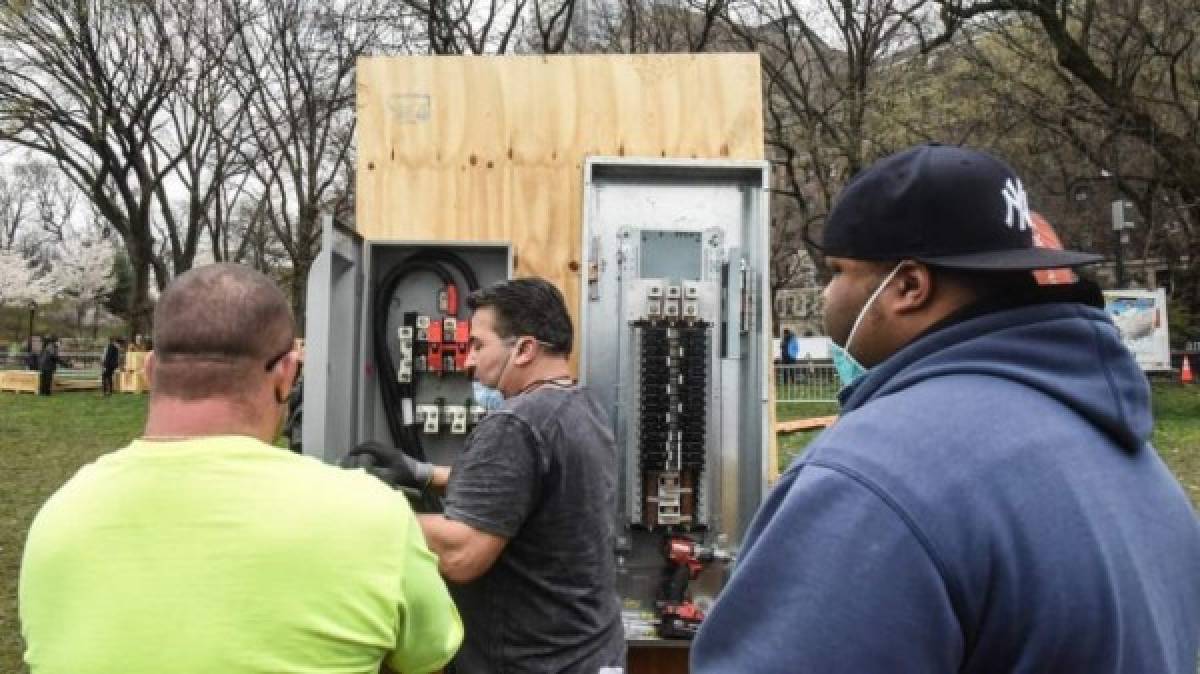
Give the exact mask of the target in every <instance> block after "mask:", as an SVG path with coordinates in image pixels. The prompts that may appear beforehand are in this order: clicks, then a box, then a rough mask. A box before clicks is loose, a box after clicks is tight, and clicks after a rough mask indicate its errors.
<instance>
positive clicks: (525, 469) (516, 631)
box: [445, 384, 625, 674]
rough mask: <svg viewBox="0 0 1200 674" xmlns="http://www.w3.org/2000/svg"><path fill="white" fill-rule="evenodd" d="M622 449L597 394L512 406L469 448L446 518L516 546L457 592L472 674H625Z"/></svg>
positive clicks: (535, 395) (560, 392)
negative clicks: (619, 555)
mask: <svg viewBox="0 0 1200 674" xmlns="http://www.w3.org/2000/svg"><path fill="white" fill-rule="evenodd" d="M616 469H617V456H616V443H615V442H614V440H613V435H612V431H611V428H610V426H609V422H608V419H607V417H606V415H605V414H604V412H603V410H601V408H600V407H599V405H597V404H596V402H595V401H594V400H593V399H592V397H591V396H590V395H589V394H588V393H587V391H586V390H585V389H582V388H580V387H575V386H559V385H554V384H546V385H543V386H541V387H539V388H537V389H534V390H532V391H529V392H528V393H524V394H522V395H519V396H516V397H514V398H511V399H509V400H507V401H505V405H504V407H503V408H501V409H499V410H496V411H494V412H492V413H491V414H489V415H488V416H487V417H485V418H484V419H483V421H481V422H480V424H479V426H477V427H476V428H475V430H474V431H473V432H472V433H471V435H470V436H469V437H468V438H467V444H466V448H465V449H464V450H463V453H462V454H461V455H460V456H459V457H458V460H457V461H455V463H454V468H453V471H452V472H451V477H450V484H449V485H448V486H447V490H446V499H445V508H446V516H447V517H449V518H450V519H453V520H458V521H460V522H463V523H465V524H468V525H470V526H472V527H474V528H475V529H479V530H481V531H486V532H488V533H492V534H496V535H498V536H503V537H505V538H507V539H509V540H508V545H507V546H506V547H505V548H504V551H503V552H502V553H501V554H500V557H499V558H498V559H497V560H496V563H495V564H494V565H492V568H491V569H489V570H488V571H487V572H486V573H484V574H483V575H482V576H481V577H479V578H478V579H476V580H475V581H474V582H471V583H468V584H466V585H454V584H451V585H450V591H451V594H452V595H453V596H454V599H455V602H456V603H457V604H458V610H459V613H460V614H461V615H462V619H463V623H464V627H465V628H466V638H465V641H464V642H463V646H462V649H461V650H460V651H459V653H458V655H457V656H456V657H455V660H454V664H453V667H452V668H451V669H450V670H449V671H452V672H456V673H460V674H502V673H505V672H580V673H585V672H586V673H587V674H595V673H596V672H597V671H599V670H600V668H602V667H612V666H618V667H619V666H624V662H625V641H624V635H623V633H622V630H621V617H620V602H619V599H618V597H617V592H616V587H615V580H616V576H615V570H614V549H613V517H614V512H615V510H614V509H615V499H616Z"/></svg>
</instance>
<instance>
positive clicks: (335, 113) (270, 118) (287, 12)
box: [236, 0, 392, 324]
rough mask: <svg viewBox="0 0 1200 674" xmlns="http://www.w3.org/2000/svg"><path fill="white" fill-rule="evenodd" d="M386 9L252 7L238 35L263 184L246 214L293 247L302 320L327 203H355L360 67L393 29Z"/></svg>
mask: <svg viewBox="0 0 1200 674" xmlns="http://www.w3.org/2000/svg"><path fill="white" fill-rule="evenodd" d="M383 9H384V7H383V6H382V5H381V4H378V3H375V2H371V1H370V0H363V1H362V2H346V3H341V4H336V5H325V4H323V3H316V2H310V1H308V0H287V1H286V2H265V3H261V4H257V3H247V5H245V6H244V7H243V11H250V12H253V13H252V14H247V15H246V20H245V21H243V22H242V25H243V28H242V30H241V32H240V33H239V36H238V39H237V42H236V46H237V49H238V60H237V64H238V77H237V82H238V83H239V84H238V95H239V96H240V97H241V98H242V99H243V100H245V101H246V104H247V108H246V109H247V123H248V127H247V128H248V132H249V139H248V141H249V142H245V143H241V144H240V147H242V148H243V158H242V160H243V162H244V163H245V165H246V166H247V168H248V169H249V170H250V171H251V172H252V173H253V175H254V176H255V180H256V182H257V184H258V190H257V191H256V192H254V193H253V199H252V200H251V202H250V203H252V204H253V209H252V210H251V211H249V213H251V214H252V217H251V218H250V219H248V220H243V224H246V225H252V226H260V225H264V224H265V225H267V226H269V227H270V228H271V231H273V233H274V236H275V238H276V239H277V240H278V242H279V244H280V245H281V246H282V248H283V249H284V250H285V251H286V253H287V257H288V259H289V261H290V263H291V273H290V274H289V278H290V285H291V287H290V290H291V296H292V303H293V308H294V310H295V313H296V317H297V320H299V321H300V322H301V324H303V318H304V310H305V306H304V301H305V283H306V280H307V278H308V270H309V268H310V266H311V265H312V260H313V258H314V257H315V255H316V253H317V246H318V243H319V241H320V220H319V217H318V216H319V213H320V212H321V211H322V210H323V209H331V210H334V211H340V212H341V213H342V214H344V213H345V209H346V206H347V205H348V204H350V203H351V202H350V201H349V198H350V194H351V193H352V180H353V175H352V173H351V172H350V171H349V170H348V167H350V166H351V165H352V164H353V155H352V149H353V135H354V134H353V130H354V122H355V120H354V93H355V91H354V67H355V63H356V61H357V59H358V58H359V57H360V56H363V55H365V54H367V53H368V52H369V51H370V50H372V49H374V48H375V47H376V46H377V45H378V44H380V43H381V42H383V39H384V33H385V32H387V31H389V30H391V29H392V25H391V24H389V23H388V22H387V21H385V20H384V18H382V17H386V13H385V12H384V11H383ZM245 213H246V211H243V214H245ZM248 233H249V234H251V235H252V236H257V235H260V234H261V233H262V232H261V231H258V230H255V231H253V232H248ZM251 241H253V239H251ZM259 251H260V252H263V249H262V247H260V249H259Z"/></svg>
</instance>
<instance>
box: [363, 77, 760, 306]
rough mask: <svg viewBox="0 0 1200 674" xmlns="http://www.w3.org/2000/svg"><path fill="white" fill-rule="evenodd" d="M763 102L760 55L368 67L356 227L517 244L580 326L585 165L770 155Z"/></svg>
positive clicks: (375, 234) (525, 267) (370, 235)
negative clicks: (595, 160) (607, 160)
mask: <svg viewBox="0 0 1200 674" xmlns="http://www.w3.org/2000/svg"><path fill="white" fill-rule="evenodd" d="M761 99H762V95H761V84H760V73H759V62H758V56H757V55H755V54H681V55H642V56H603V55H579V56H505V57H398V58H368V59H363V60H362V61H360V62H359V66H358V134H359V140H358V176H357V178H358V190H357V199H358V202H357V207H358V212H357V226H358V231H359V232H360V233H361V234H362V235H363V236H364V237H365V238H367V239H376V240H378V239H399V240H431V241H510V242H512V243H513V245H514V249H515V252H516V255H517V269H516V273H517V275H519V276H529V275H538V276H544V277H546V278H548V279H550V280H551V281H553V282H555V283H556V284H558V285H559V287H561V288H562V289H563V291H564V293H565V294H566V296H567V302H568V305H569V306H570V307H571V310H572V315H573V318H576V319H578V316H575V312H576V310H577V307H578V304H579V283H580V280H579V265H580V264H581V251H580V227H581V217H582V208H583V206H582V203H581V200H582V194H583V187H582V174H583V161H584V158H585V157H587V156H589V155H606V156H631V157H632V156H652V157H686V158H714V159H720V158H731V159H761V158H762V156H763V134H762V107H761Z"/></svg>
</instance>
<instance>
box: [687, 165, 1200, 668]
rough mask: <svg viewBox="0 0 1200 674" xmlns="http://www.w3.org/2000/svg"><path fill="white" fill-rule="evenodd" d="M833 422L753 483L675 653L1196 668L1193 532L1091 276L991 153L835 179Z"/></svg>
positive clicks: (828, 235)
mask: <svg viewBox="0 0 1200 674" xmlns="http://www.w3.org/2000/svg"><path fill="white" fill-rule="evenodd" d="M821 247H822V248H823V251H824V253H825V255H826V261H827V263H828V265H829V269H830V270H831V272H832V273H833V278H832V280H831V281H830V283H829V285H828V286H826V288H825V305H826V309H825V327H826V331H827V332H828V334H829V336H830V337H831V338H832V340H833V342H834V358H835V363H836V364H837V366H838V371H839V374H840V375H841V376H842V378H843V383H844V384H845V388H843V390H842V392H841V394H840V396H839V397H840V400H841V405H842V416H841V418H840V419H839V420H838V422H837V423H836V424H835V425H834V426H832V427H831V428H830V429H828V430H827V431H825V432H824V433H823V434H822V435H821V436H820V437H819V438H817V439H816V440H815V441H813V443H812V444H811V445H810V446H809V449H808V451H807V452H806V453H805V454H804V455H803V456H802V457H800V459H798V460H797V461H796V462H795V463H794V464H793V465H792V466H791V467H790V468H789V469H788V470H787V472H786V473H784V475H782V476H781V477H780V480H779V483H778V485H777V486H776V487H775V489H774V490H773V491H772V492H771V494H770V497H769V499H768V501H767V503H766V504H764V506H763V508H762V510H761V511H760V512H759V513H758V515H757V517H756V519H755V521H754V523H753V525H752V526H751V528H750V531H749V532H748V534H747V536H746V539H745V541H744V543H743V546H742V550H741V555H740V558H739V561H738V565H737V567H736V568H735V570H734V572H733V575H732V577H731V579H730V581H729V583H728V585H727V586H726V588H725V590H724V592H723V593H722V595H721V596H720V597H719V598H718V600H717V602H716V604H715V606H714V607H713V609H712V611H711V613H710V614H709V616H708V618H707V620H706V621H705V623H704V625H703V627H702V629H701V631H700V634H699V635H698V636H697V638H696V642H695V644H694V647H693V651H692V665H693V667H692V671H694V672H698V673H700V674H709V673H716V672H721V673H725V672H755V673H767V672H820V673H822V674H830V673H837V672H855V673H861V672H921V673H922V674H930V673H940V672H947V673H949V672H966V673H977V672H980V673H981V672H1088V673H1089V674H1099V673H1109V672H1111V673H1116V672H1156V673H1162V674H1176V673H1177V674H1195V672H1196V658H1197V648H1198V643H1200V524H1198V520H1197V518H1196V514H1195V512H1194V510H1193V509H1192V507H1191V505H1190V504H1189V502H1188V499H1187V497H1186V496H1185V494H1184V492H1183V490H1182V489H1181V488H1180V486H1179V484H1178V483H1177V482H1176V481H1175V479H1174V478H1173V477H1172V476H1171V474H1170V473H1169V472H1168V471H1167V468H1166V467H1165V466H1164V465H1163V462H1162V461H1161V460H1160V459H1159V457H1158V454H1157V453H1156V452H1155V450H1154V448H1153V447H1152V446H1151V445H1150V444H1149V438H1150V435H1151V430H1152V424H1153V420H1152V418H1151V412H1150V391H1149V387H1148V385H1147V382H1146V379H1145V377H1144V376H1143V374H1142V373H1141V371H1140V370H1139V369H1138V367H1137V364H1136V363H1135V362H1134V359H1133V357H1132V356H1131V355H1130V354H1129V352H1128V351H1127V350H1126V349H1125V348H1124V347H1123V346H1122V344H1121V342H1120V339H1119V337H1118V334H1117V330H1116V328H1115V327H1114V326H1113V325H1112V323H1111V322H1110V321H1109V319H1108V318H1107V317H1106V315H1105V314H1104V312H1103V310H1102V309H1101V306H1102V298H1101V295H1100V292H1099V289H1098V288H1097V287H1096V286H1095V285H1094V284H1092V283H1090V282H1087V281H1082V280H1079V279H1077V278H1076V277H1075V275H1074V273H1072V272H1071V271H1070V268H1071V267H1076V266H1079V265H1082V264H1087V263H1090V262H1094V261H1096V260H1098V259H1099V258H1098V256H1095V255H1090V254H1087V253H1080V252H1074V251H1065V250H1061V247H1060V246H1058V245H1057V238H1056V237H1055V235H1054V233H1053V231H1052V230H1051V229H1050V228H1049V225H1048V224H1047V223H1046V222H1045V221H1044V220H1042V219H1041V218H1040V217H1039V216H1037V214H1036V213H1033V212H1031V211H1030V209H1029V205H1028V198H1027V195H1026V193H1025V189H1024V187H1023V186H1022V184H1021V181H1020V179H1019V178H1018V177H1017V176H1016V175H1015V174H1014V173H1013V171H1012V169H1010V168H1009V167H1008V166H1007V165H1005V164H1004V163H1003V162H1001V161H999V160H997V159H996V158H994V157H991V156H989V155H987V154H984V153H982V152H978V151H975V150H970V149H966V148H960V147H948V146H938V145H925V146H919V147H915V148H911V149H909V150H905V151H903V152H900V153H898V154H895V155H892V156H890V157H887V158H885V159H883V160H881V161H879V162H878V163H876V164H875V165H873V166H872V167H870V168H868V169H867V170H865V171H863V172H862V173H861V174H859V175H858V176H856V177H855V178H854V179H853V180H852V181H851V182H850V184H849V185H847V186H846V188H845V190H843V192H842V194H841V196H840V198H839V200H838V202H837V204H836V205H835V206H834V209H833V211H832V212H831V213H830V215H829V218H828V220H827V222H826V225H825V230H824V233H823V242H822V244H821Z"/></svg>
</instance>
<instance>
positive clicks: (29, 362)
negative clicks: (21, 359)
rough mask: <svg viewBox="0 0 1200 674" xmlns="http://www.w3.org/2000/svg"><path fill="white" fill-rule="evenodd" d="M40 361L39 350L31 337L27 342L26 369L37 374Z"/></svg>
mask: <svg viewBox="0 0 1200 674" xmlns="http://www.w3.org/2000/svg"><path fill="white" fill-rule="evenodd" d="M38 360H39V359H38V352H37V349H36V348H35V347H34V346H33V338H32V337H30V338H29V339H28V340H26V342H25V369H26V370H32V371H34V372H37V370H38Z"/></svg>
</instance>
